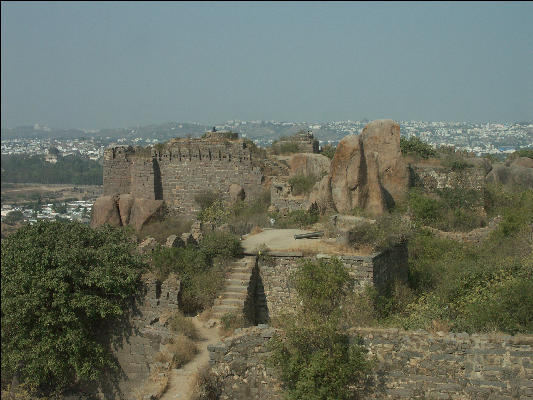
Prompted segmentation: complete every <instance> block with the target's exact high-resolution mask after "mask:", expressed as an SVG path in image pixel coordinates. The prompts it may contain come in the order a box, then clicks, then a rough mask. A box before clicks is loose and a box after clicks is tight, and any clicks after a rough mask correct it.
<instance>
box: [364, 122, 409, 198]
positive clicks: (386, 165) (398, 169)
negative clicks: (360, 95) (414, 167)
mask: <svg viewBox="0 0 533 400" xmlns="http://www.w3.org/2000/svg"><path fill="white" fill-rule="evenodd" d="M360 136H361V143H362V146H363V151H364V154H365V159H366V161H367V164H366V167H367V174H368V176H369V177H371V176H375V174H374V172H371V171H369V170H368V169H369V168H370V167H371V165H370V163H369V162H368V160H369V159H371V156H372V154H374V155H375V156H376V158H375V161H376V162H375V164H374V166H375V167H376V168H377V176H378V179H379V184H380V186H381V187H382V189H383V196H384V197H385V200H386V202H387V205H388V206H389V207H390V206H392V205H394V204H395V203H396V202H397V201H399V200H403V199H404V198H405V196H406V194H407V190H408V187H409V169H408V168H407V164H406V162H405V160H404V158H403V157H402V151H401V149H400V125H399V124H397V123H396V122H394V121H393V120H391V119H380V120H377V121H372V122H370V123H369V124H368V125H367V126H365V127H364V129H363V132H362V133H361V135H360ZM369 179H372V178H369ZM369 182H371V181H370V180H369Z"/></svg>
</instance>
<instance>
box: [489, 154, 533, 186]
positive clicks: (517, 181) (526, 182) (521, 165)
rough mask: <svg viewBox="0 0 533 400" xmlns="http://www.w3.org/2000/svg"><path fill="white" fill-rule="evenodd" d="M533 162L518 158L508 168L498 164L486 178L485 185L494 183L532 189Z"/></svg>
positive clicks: (528, 159)
mask: <svg viewBox="0 0 533 400" xmlns="http://www.w3.org/2000/svg"><path fill="white" fill-rule="evenodd" d="M532 164H533V160H531V159H530V158H526V157H519V158H517V159H516V160H514V161H513V162H512V163H511V164H510V165H509V166H507V165H505V164H503V163H498V164H495V165H494V166H493V168H492V171H490V172H489V174H488V175H487V176H486V178H485V180H486V181H487V183H495V184H501V185H508V186H520V187H523V188H526V189H533V165H532Z"/></svg>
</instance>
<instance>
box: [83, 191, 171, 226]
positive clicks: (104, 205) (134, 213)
mask: <svg viewBox="0 0 533 400" xmlns="http://www.w3.org/2000/svg"><path fill="white" fill-rule="evenodd" d="M164 211H165V204H164V202H163V200H150V199H139V198H134V197H133V196H132V195H130V194H121V195H114V196H101V197H98V198H97V199H96V201H95V202H94V204H93V215H92V218H91V226H92V227H93V228H94V227H97V226H100V225H103V224H109V225H112V226H124V225H131V226H133V227H134V228H135V230H136V231H140V230H141V229H142V227H143V226H144V225H146V224H147V223H149V222H151V221H154V220H156V219H160V218H162V217H163V215H164Z"/></svg>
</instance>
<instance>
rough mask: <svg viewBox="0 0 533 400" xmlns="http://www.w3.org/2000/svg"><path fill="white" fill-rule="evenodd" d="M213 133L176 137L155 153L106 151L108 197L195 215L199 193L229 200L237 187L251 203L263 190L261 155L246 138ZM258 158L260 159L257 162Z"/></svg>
mask: <svg viewBox="0 0 533 400" xmlns="http://www.w3.org/2000/svg"><path fill="white" fill-rule="evenodd" d="M217 133H218V132H211V133H210V134H209V135H208V136H207V137H205V138H202V139H184V138H175V139H172V140H170V141H169V142H167V143H165V144H160V145H156V146H155V147H154V148H150V147H148V148H133V147H131V146H129V147H125V146H116V147H110V148H108V149H106V150H105V152H104V196H110V195H117V194H124V193H128V194H131V195H132V196H133V197H134V198H144V199H152V200H164V201H165V203H166V204H167V206H168V207H169V209H171V210H175V211H177V212H180V213H185V214H192V213H194V212H195V211H197V208H198V206H197V204H195V201H194V197H195V195H196V194H198V193H200V192H202V191H206V190H211V191H214V192H218V193H220V194H222V195H223V196H224V197H225V199H226V200H229V197H230V196H229V188H230V186H231V185H232V184H238V185H240V186H242V188H243V189H244V192H245V194H246V197H247V198H253V197H255V196H256V195H257V194H258V193H259V192H260V191H261V183H262V181H263V175H262V173H261V169H260V165H259V164H260V158H261V156H260V155H258V154H256V153H254V151H253V146H251V145H250V144H249V142H247V141H245V140H243V139H232V138H228V137H226V136H224V135H223V134H220V135H218V136H217ZM256 157H257V159H256Z"/></svg>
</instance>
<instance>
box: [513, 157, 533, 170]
mask: <svg viewBox="0 0 533 400" xmlns="http://www.w3.org/2000/svg"><path fill="white" fill-rule="evenodd" d="M511 167H524V168H533V158H529V157H518V158H516V159H515V160H513V161H512V162H511Z"/></svg>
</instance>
